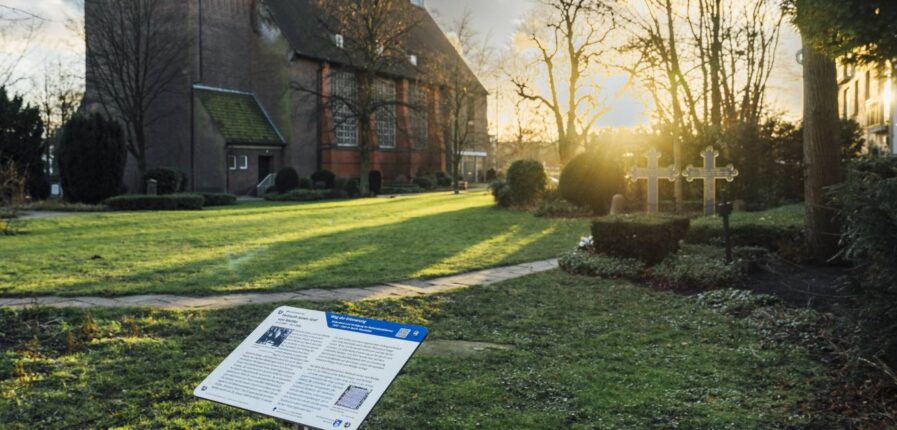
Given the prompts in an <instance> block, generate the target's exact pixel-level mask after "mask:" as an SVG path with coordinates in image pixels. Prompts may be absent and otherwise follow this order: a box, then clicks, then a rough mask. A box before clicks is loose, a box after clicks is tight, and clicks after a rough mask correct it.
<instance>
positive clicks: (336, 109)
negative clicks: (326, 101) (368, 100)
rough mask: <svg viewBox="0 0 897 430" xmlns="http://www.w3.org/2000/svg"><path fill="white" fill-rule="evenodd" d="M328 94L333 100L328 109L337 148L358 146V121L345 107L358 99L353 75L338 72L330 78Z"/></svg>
mask: <svg viewBox="0 0 897 430" xmlns="http://www.w3.org/2000/svg"><path fill="white" fill-rule="evenodd" d="M330 92H331V94H332V95H333V97H334V98H333V99H332V102H331V105H330V108H331V110H332V112H333V122H334V128H335V134H336V144H337V145H338V146H357V145H358V119H357V118H355V115H354V114H353V113H352V111H351V110H350V109H349V107H348V106H347V103H353V102H354V101H355V99H356V98H357V97H358V87H357V86H356V84H355V75H354V74H352V73H348V72H338V73H335V74H333V76H331V78H330Z"/></svg>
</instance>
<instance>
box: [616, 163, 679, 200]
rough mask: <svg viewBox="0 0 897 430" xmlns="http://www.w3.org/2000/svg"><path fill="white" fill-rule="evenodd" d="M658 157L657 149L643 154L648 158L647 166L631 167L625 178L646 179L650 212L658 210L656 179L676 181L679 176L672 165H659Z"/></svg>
mask: <svg viewBox="0 0 897 430" xmlns="http://www.w3.org/2000/svg"><path fill="white" fill-rule="evenodd" d="M660 157H661V154H660V151H658V150H657V149H652V150H650V151H648V153H647V154H645V158H646V159H647V160H648V165H647V168H643V167H633V168H632V170H630V171H629V173H628V174H627V175H626V179H629V180H630V181H632V182H636V181H639V180H642V179H645V180H647V181H648V197H647V203H648V205H647V211H648V213H652V214H656V213H658V212H659V211H660V207H659V204H658V201H659V200H660V196H659V186H658V184H657V183H658V181H660V180H661V179H666V180H668V181H670V182H676V180H677V179H678V178H679V172H678V171H676V168H675V167H674V166H668V167H659V166H660Z"/></svg>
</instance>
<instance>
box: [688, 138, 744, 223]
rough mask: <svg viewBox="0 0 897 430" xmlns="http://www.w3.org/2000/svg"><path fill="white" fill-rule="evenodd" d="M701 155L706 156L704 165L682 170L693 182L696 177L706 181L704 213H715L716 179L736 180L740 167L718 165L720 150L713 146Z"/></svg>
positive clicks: (689, 180)
mask: <svg viewBox="0 0 897 430" xmlns="http://www.w3.org/2000/svg"><path fill="white" fill-rule="evenodd" d="M701 156H702V157H703V158H704V167H702V168H697V167H694V166H692V165H689V166H688V167H687V168H685V171H684V172H682V176H684V177H685V180H687V181H688V182H693V181H694V180H696V179H700V180H703V181H704V213H705V214H707V215H713V214H714V212H715V210H716V181H718V180H722V179H724V180H726V182H733V181H735V178H736V177H737V176H738V169H736V168H735V167H734V166H732V165H731V164H730V165H728V166H726V167H716V159H717V158H718V157H719V151H717V150H715V149H713V147H712V146H708V147H707V149H705V150H704V152H702V153H701Z"/></svg>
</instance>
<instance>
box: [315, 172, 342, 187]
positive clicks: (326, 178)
mask: <svg viewBox="0 0 897 430" xmlns="http://www.w3.org/2000/svg"><path fill="white" fill-rule="evenodd" d="M311 181H312V182H313V183H315V184H317V183H319V182H320V183H323V184H324V188H335V184H336V175H335V174H334V173H333V172H331V171H329V170H318V171H317V172H315V173H313V174H312V175H311Z"/></svg>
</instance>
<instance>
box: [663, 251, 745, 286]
mask: <svg viewBox="0 0 897 430" xmlns="http://www.w3.org/2000/svg"><path fill="white" fill-rule="evenodd" d="M650 276H651V284H652V286H654V287H655V288H660V289H669V290H680V291H683V290H684V291H691V290H713V289H720V288H731V287H733V286H734V285H735V284H737V283H738V281H739V280H741V278H742V272H741V269H740V266H739V265H737V264H726V262H725V261H724V260H722V259H720V258H712V257H708V256H706V255H700V254H690V253H687V252H680V253H679V254H675V255H671V256H670V257H668V258H667V259H665V260H664V261H663V262H662V263H660V264H658V265H656V266H654V267H652V268H651V275H650Z"/></svg>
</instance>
